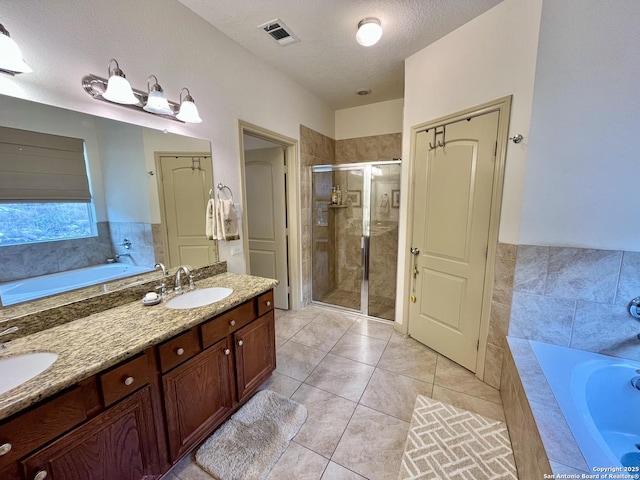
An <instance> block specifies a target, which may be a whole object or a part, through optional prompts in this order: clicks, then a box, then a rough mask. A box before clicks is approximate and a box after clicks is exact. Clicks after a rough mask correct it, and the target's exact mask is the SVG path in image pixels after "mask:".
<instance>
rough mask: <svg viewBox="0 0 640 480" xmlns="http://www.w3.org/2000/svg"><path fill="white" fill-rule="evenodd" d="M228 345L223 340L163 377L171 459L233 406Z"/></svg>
mask: <svg viewBox="0 0 640 480" xmlns="http://www.w3.org/2000/svg"><path fill="white" fill-rule="evenodd" d="M231 348H232V345H230V342H229V340H228V339H223V340H221V341H219V342H218V343H216V344H215V345H213V346H212V347H209V348H207V349H206V350H204V351H203V352H202V353H200V354H198V355H196V356H195V357H194V358H193V359H191V360H189V361H187V362H185V363H184V364H182V365H180V366H178V367H177V368H175V369H174V370H172V371H170V372H169V373H167V374H165V375H164V376H163V377H162V384H163V387H164V404H165V412H166V420H167V434H168V438H169V452H170V455H171V460H172V461H175V460H177V459H179V458H180V457H182V456H183V455H184V454H185V453H186V452H187V451H188V450H189V449H190V448H191V447H193V446H194V445H195V444H196V443H198V442H199V441H200V440H202V439H203V438H204V437H205V436H206V435H207V434H209V432H211V431H212V430H213V429H214V428H215V427H216V426H217V425H218V424H220V423H222V421H223V420H224V419H225V417H226V416H227V414H228V413H229V412H230V411H231V409H232V408H233V404H234V400H235V398H234V395H233V381H234V372H233V362H232V358H233V356H232V352H231Z"/></svg>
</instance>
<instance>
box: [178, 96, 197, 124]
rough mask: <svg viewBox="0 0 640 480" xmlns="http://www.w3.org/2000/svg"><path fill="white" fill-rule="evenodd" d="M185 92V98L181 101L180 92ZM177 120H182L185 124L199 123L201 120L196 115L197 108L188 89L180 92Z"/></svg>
mask: <svg viewBox="0 0 640 480" xmlns="http://www.w3.org/2000/svg"><path fill="white" fill-rule="evenodd" d="M185 90H186V92H187V96H186V97H184V100H183V99H182V92H184V91H185ZM176 118H177V119H178V120H182V121H183V122H187V123H200V122H202V119H201V118H200V115H199V114H198V107H196V104H195V102H194V101H193V97H192V96H191V94H190V93H189V89H188V88H186V87H185V88H183V89H182V90H180V111H179V112H178V115H176Z"/></svg>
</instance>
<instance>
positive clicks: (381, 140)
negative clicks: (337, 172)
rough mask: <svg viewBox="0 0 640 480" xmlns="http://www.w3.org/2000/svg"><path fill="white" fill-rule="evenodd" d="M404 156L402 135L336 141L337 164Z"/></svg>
mask: <svg viewBox="0 0 640 480" xmlns="http://www.w3.org/2000/svg"><path fill="white" fill-rule="evenodd" d="M401 156H402V134H401V133H389V134H387V135H373V136H371V137H359V138H348V139H345V140H337V141H336V163H356V162H373V161H374V160H392V159H394V158H400V157H401Z"/></svg>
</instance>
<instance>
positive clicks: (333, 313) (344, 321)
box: [314, 309, 357, 332]
mask: <svg viewBox="0 0 640 480" xmlns="http://www.w3.org/2000/svg"><path fill="white" fill-rule="evenodd" d="M356 318H357V316H356V315H353V314H350V313H345V312H340V311H338V310H331V309H325V310H324V311H323V312H322V313H321V314H320V315H318V316H317V317H316V318H315V319H314V322H319V323H321V324H322V325H327V326H332V327H336V328H341V329H344V331H345V332H346V331H347V330H349V328H351V326H352V325H353V322H355V320H356Z"/></svg>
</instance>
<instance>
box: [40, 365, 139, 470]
mask: <svg viewBox="0 0 640 480" xmlns="http://www.w3.org/2000/svg"><path fill="white" fill-rule="evenodd" d="M132 383H133V377H127V378H125V379H124V384H125V385H126V386H127V387H128V386H129V385H131V384H132ZM42 478H44V477H42Z"/></svg>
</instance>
